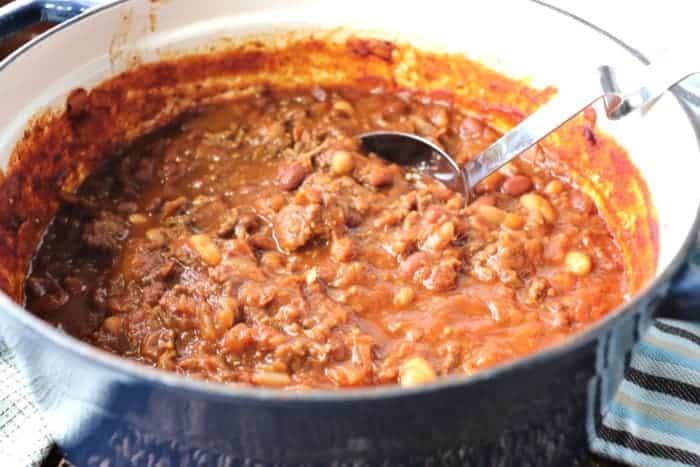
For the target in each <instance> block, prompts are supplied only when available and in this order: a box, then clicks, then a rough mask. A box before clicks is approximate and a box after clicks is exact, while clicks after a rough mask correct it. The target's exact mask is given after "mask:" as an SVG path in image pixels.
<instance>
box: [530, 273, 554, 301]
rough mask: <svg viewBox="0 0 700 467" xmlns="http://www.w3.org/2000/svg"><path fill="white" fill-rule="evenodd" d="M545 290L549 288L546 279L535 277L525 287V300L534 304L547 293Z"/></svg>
mask: <svg viewBox="0 0 700 467" xmlns="http://www.w3.org/2000/svg"><path fill="white" fill-rule="evenodd" d="M547 290H549V282H548V281H547V279H544V278H542V277H536V278H535V279H534V280H533V281H532V283H531V284H530V287H529V288H528V289H527V298H526V302H527V303H528V304H530V305H534V304H536V303H537V302H539V301H540V300H542V299H543V298H544V297H545V295H547Z"/></svg>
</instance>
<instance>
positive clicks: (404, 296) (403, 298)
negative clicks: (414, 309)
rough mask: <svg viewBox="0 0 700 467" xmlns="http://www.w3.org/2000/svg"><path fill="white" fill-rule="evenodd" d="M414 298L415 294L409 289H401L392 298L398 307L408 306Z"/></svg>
mask: <svg viewBox="0 0 700 467" xmlns="http://www.w3.org/2000/svg"><path fill="white" fill-rule="evenodd" d="M414 298H416V292H415V291H414V290H413V289H412V288H410V287H401V288H400V289H399V291H398V292H396V295H395V296H394V303H395V304H396V305H399V306H405V305H408V304H409V303H411V302H412V301H413V299H414Z"/></svg>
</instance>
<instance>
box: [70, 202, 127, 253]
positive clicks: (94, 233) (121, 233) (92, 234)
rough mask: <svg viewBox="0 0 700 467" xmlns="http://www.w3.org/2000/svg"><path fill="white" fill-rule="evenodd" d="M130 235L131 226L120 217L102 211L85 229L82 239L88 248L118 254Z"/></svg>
mask: <svg viewBox="0 0 700 467" xmlns="http://www.w3.org/2000/svg"><path fill="white" fill-rule="evenodd" d="M128 235H129V224H128V222H126V220H124V219H122V218H121V217H119V216H118V215H116V214H114V213H112V212H109V211H102V212H100V214H99V215H98V216H97V217H96V218H95V219H93V220H92V222H90V223H89V224H87V225H86V226H85V227H84V229H83V235H82V239H83V241H84V242H85V244H87V246H88V247H90V248H93V249H95V250H100V251H103V252H107V253H114V252H116V251H117V250H118V249H119V247H120V246H121V244H122V242H123V241H124V240H125V239H126V237H127V236H128Z"/></svg>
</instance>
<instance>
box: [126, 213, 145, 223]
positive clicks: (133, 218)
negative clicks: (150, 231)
mask: <svg viewBox="0 0 700 467" xmlns="http://www.w3.org/2000/svg"><path fill="white" fill-rule="evenodd" d="M146 221H148V218H147V217H146V216H144V215H143V214H138V213H136V214H132V215H130V216H129V222H131V223H132V224H134V225H139V224H145V223H146Z"/></svg>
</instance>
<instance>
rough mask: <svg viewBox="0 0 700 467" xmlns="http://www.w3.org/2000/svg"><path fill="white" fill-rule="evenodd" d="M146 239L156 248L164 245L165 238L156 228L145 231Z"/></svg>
mask: <svg viewBox="0 0 700 467" xmlns="http://www.w3.org/2000/svg"><path fill="white" fill-rule="evenodd" d="M146 238H147V239H148V240H149V241H151V242H153V243H155V244H156V245H158V246H163V245H165V241H166V238H165V234H164V233H163V230H162V229H157V228H156V229H148V230H146Z"/></svg>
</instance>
